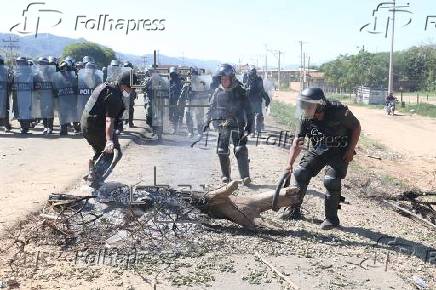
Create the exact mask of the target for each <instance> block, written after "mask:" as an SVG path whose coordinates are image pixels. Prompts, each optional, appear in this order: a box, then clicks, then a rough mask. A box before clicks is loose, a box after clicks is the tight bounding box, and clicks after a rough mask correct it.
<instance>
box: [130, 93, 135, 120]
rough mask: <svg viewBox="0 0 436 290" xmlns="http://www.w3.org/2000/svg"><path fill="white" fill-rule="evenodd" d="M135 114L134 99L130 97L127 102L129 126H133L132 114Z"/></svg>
mask: <svg viewBox="0 0 436 290" xmlns="http://www.w3.org/2000/svg"><path fill="white" fill-rule="evenodd" d="M134 113H135V98H133V97H132V96H130V100H129V125H133V114H134Z"/></svg>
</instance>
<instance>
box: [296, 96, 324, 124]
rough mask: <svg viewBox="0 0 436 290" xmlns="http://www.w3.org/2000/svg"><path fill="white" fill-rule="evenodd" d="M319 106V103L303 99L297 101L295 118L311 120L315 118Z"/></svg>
mask: <svg viewBox="0 0 436 290" xmlns="http://www.w3.org/2000/svg"><path fill="white" fill-rule="evenodd" d="M318 106H319V102H318V101H310V100H305V99H302V98H298V99H297V108H296V110H295V116H296V117H297V118H298V119H305V120H311V119H313V117H314V116H315V112H316V109H317V108H318Z"/></svg>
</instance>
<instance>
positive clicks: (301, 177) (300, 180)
mask: <svg viewBox="0 0 436 290" xmlns="http://www.w3.org/2000/svg"><path fill="white" fill-rule="evenodd" d="M294 177H295V181H296V182H297V185H299V184H305V185H307V184H308V183H309V181H310V179H311V178H312V173H311V172H310V170H309V169H307V168H304V167H300V166H298V167H297V168H296V169H295V170H294Z"/></svg>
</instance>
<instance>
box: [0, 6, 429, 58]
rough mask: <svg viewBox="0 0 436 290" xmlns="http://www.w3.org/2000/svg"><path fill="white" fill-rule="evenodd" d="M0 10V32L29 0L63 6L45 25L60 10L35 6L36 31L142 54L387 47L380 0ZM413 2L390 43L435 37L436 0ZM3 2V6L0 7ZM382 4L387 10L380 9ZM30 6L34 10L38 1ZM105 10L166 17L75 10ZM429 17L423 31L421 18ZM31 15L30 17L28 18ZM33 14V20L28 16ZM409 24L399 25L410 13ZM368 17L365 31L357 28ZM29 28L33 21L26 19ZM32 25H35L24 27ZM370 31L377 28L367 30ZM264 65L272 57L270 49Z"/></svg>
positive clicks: (404, 44) (248, 54) (327, 53)
mask: <svg viewBox="0 0 436 290" xmlns="http://www.w3.org/2000/svg"><path fill="white" fill-rule="evenodd" d="M4 2H5V3H4V5H6V7H7V8H6V9H5V8H3V9H1V10H0V15H1V23H0V25H1V26H0V32H9V29H10V27H12V26H13V25H15V24H18V23H23V20H24V18H23V17H22V16H21V13H22V11H23V9H25V7H26V6H27V5H28V4H29V3H32V2H45V3H46V4H45V5H44V6H43V5H40V6H33V7H39V8H38V9H44V8H43V7H45V9H56V10H60V11H62V12H63V14H62V15H61V17H62V23H61V24H59V25H58V26H56V27H54V28H52V27H50V26H51V25H52V24H53V23H55V22H56V21H57V20H56V19H59V14H56V13H49V12H46V13H44V12H39V15H41V17H40V26H39V27H40V28H39V32H40V33H42V32H49V33H52V34H56V35H61V36H67V37H74V38H78V37H84V38H86V39H87V40H90V41H95V42H98V43H101V44H104V45H106V46H109V47H111V48H113V49H114V50H116V51H120V52H124V53H133V54H138V55H142V54H145V53H151V52H152V51H153V49H159V50H160V52H161V53H163V54H166V55H169V56H180V57H181V56H185V57H190V58H199V59H217V60H220V61H228V62H233V63H238V62H239V61H240V62H241V63H252V64H256V62H258V63H259V65H263V63H264V55H265V47H267V48H268V49H272V50H277V49H280V50H281V51H283V52H284V54H283V56H282V63H283V64H298V63H299V62H300V46H299V41H300V40H302V41H303V42H304V50H305V51H306V53H307V54H308V55H310V57H311V63H318V64H319V63H322V62H325V61H328V60H330V59H333V58H335V57H336V56H337V55H339V54H346V53H356V52H357V51H358V50H359V48H360V47H361V46H363V45H364V46H365V48H366V49H367V50H369V51H372V52H376V51H387V50H388V49H389V43H390V40H389V38H385V37H384V31H385V29H386V21H387V16H388V15H389V14H388V13H387V12H382V11H381V12H378V13H377V26H376V29H374V19H375V18H374V17H373V16H372V11H373V9H375V8H376V7H377V5H378V4H379V3H381V2H382V1H376V0H331V1H326V0H305V1H291V0H268V1H267V0H251V1H248V0H247V1H231V0H220V1H218V0H214V1H209V0H183V1H182V0H165V1H157V0H155V1H151V0H142V1H140V0H105V1H90V0H67V1H66V0H57V1H55V0H45V1H44V0H35V1H22V0H15V1H7V4H6V1H4ZM406 3H410V7H409V8H404V10H408V11H410V12H412V13H413V14H412V13H408V12H398V13H397V28H398V29H397V30H396V35H397V37H396V41H395V49H405V48H408V47H410V46H413V45H419V44H422V43H433V42H434V43H436V27H435V26H436V25H435V23H432V22H436V0H410V1H407V0H406V1H399V2H398V1H397V5H405V4H406ZM3 7H5V6H3ZM382 10H383V9H382ZM384 10H385V11H386V10H387V9H384ZM35 11H37V9H36V8H35ZM35 11H33V12H32V13H33V14H31V12H29V13H28V14H27V15H28V16H29V17H28V20H29V23H31V22H32V21H33V23H35V19H36V17H35V15H38V13H37V12H35ZM100 14H109V18H113V19H118V18H122V19H127V20H128V19H147V18H151V19H155V18H158V19H166V21H165V22H164V25H165V30H164V31H145V30H140V31H133V32H130V33H129V34H128V35H126V34H125V31H124V30H123V31H112V32H111V31H106V32H102V31H96V30H86V29H85V28H84V25H83V24H79V26H78V30H77V31H75V29H74V28H75V23H76V17H77V16H78V15H83V16H86V18H85V17H84V18H81V19H91V18H93V19H98V17H99V15H100ZM427 16H434V17H433V18H430V20H429V23H428V27H427V30H426V31H425V24H426V19H427ZM32 17H33V18H32ZM32 19H33V20H32ZM410 19H411V20H412V21H411V23H410V24H408V25H407V26H404V27H403V25H405V24H406V23H408V22H409V20H410ZM365 24H369V25H368V26H367V27H366V28H365V29H364V30H363V31H362V32H360V31H359V30H360V28H361V27H362V26H363V25H365ZM28 26H32V27H34V26H35V25H34V24H33V25H31V24H29V25H28ZM28 30H32V28H28ZM369 31H373V32H374V31H379V32H382V33H380V34H371V33H369ZM268 60H269V64H270V65H271V64H272V63H275V62H276V60H275V58H274V57H273V56H272V55H271V54H269V56H268Z"/></svg>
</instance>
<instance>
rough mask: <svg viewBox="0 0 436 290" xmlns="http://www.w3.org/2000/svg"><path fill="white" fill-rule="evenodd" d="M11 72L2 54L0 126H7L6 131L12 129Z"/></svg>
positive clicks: (0, 70)
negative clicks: (10, 104)
mask: <svg viewBox="0 0 436 290" xmlns="http://www.w3.org/2000/svg"><path fill="white" fill-rule="evenodd" d="M9 93H10V85H9V73H8V69H7V68H6V67H5V65H4V60H3V57H2V56H0V126H3V127H5V130H6V132H9V131H10V130H11V124H10V123H9Z"/></svg>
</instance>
